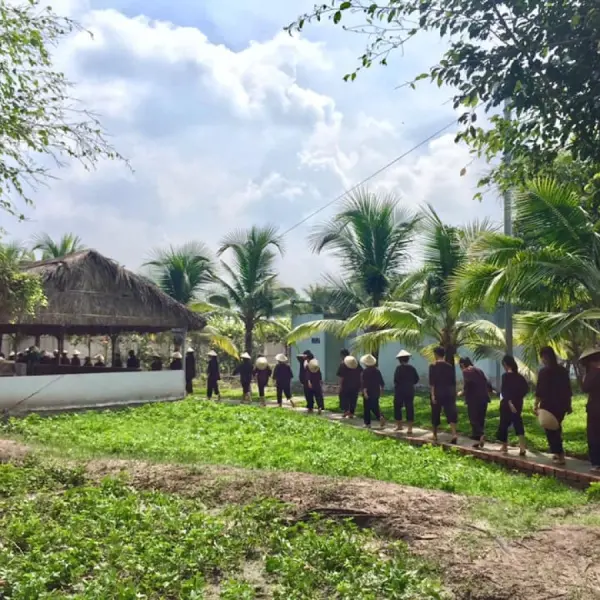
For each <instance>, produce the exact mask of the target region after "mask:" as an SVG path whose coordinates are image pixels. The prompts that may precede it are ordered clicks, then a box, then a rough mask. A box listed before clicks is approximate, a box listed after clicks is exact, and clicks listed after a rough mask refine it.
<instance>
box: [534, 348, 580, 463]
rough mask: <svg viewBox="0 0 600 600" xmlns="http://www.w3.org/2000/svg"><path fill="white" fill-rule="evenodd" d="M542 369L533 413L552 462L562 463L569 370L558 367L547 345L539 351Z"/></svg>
mask: <svg viewBox="0 0 600 600" xmlns="http://www.w3.org/2000/svg"><path fill="white" fill-rule="evenodd" d="M540 358H541V360H542V364H543V367H542V368H541V369H540V371H539V373H538V380H537V385H536V387H535V407H534V412H535V414H536V415H537V416H538V420H539V422H540V425H541V426H542V427H543V429H544V431H545V432H546V439H547V440H548V445H549V446H550V452H551V454H552V460H553V461H554V462H556V463H557V464H559V465H564V464H565V450H564V446H563V439H562V422H563V420H564V418H565V416H566V415H567V414H570V413H571V399H572V396H573V392H572V390H571V378H570V377H569V371H567V369H565V367H563V366H562V365H559V364H558V359H557V357H556V353H555V352H554V350H553V349H552V348H551V347H550V346H546V347H544V348H542V349H541V350H540Z"/></svg>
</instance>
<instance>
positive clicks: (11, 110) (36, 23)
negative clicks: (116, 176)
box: [0, 0, 123, 217]
mask: <svg viewBox="0 0 600 600" xmlns="http://www.w3.org/2000/svg"><path fill="white" fill-rule="evenodd" d="M77 29H78V26H77V24H76V23H75V22H73V21H71V20H69V19H65V18H62V17H59V16H57V15H56V14H55V13H54V12H53V11H52V9H51V8H50V7H46V5H45V4H43V3H42V2H41V1H40V0H24V1H22V2H20V3H15V2H7V1H6V0H0V208H1V209H3V210H5V211H7V212H9V213H11V214H15V215H20V216H21V217H22V216H23V215H22V214H20V210H21V209H20V208H19V201H20V202H21V203H25V204H31V203H32V199H31V194H32V192H33V191H35V189H36V188H37V187H38V186H39V185H41V184H43V183H44V182H45V181H47V180H48V179H49V178H51V177H52V175H51V173H52V168H53V167H62V166H64V165H65V164H66V163H67V161H69V160H72V159H74V160H76V161H79V162H80V163H81V164H82V165H83V166H84V167H85V168H86V169H90V168H93V167H94V166H95V165H96V164H97V162H98V161H99V160H101V159H103V158H108V159H118V160H123V158H122V157H121V156H120V155H119V153H118V152H116V151H115V150H114V149H113V148H112V146H111V145H110V144H109V142H108V141H107V138H106V136H105V133H104V131H103V128H102V126H101V124H100V122H99V120H98V118H97V117H96V116H95V115H94V114H92V113H90V112H89V111H87V110H85V109H84V108H83V107H82V106H81V104H80V103H79V102H78V101H77V100H76V99H74V98H73V97H72V96H71V94H70V92H71V87H72V84H71V83H70V82H69V81H68V79H67V78H66V77H65V76H64V74H63V73H60V72H59V71H56V70H55V68H54V66H53V63H52V50H53V48H54V47H56V46H57V45H58V44H59V42H60V41H61V40H62V39H64V38H65V37H66V36H68V35H70V34H71V33H73V32H74V31H76V30H77Z"/></svg>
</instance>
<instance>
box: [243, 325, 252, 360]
mask: <svg viewBox="0 0 600 600" xmlns="http://www.w3.org/2000/svg"><path fill="white" fill-rule="evenodd" d="M253 341H254V320H253V319H246V321H245V323H244V350H245V351H246V352H247V353H248V354H249V355H250V356H252V343H253Z"/></svg>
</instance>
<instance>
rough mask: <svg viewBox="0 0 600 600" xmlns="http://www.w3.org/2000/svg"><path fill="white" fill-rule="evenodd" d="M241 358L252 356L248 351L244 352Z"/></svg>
mask: <svg viewBox="0 0 600 600" xmlns="http://www.w3.org/2000/svg"><path fill="white" fill-rule="evenodd" d="M240 358H252V357H251V356H250V355H249V354H248V353H247V352H244V353H243V354H242V355H241V356H240Z"/></svg>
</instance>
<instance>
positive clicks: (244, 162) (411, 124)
mask: <svg viewBox="0 0 600 600" xmlns="http://www.w3.org/2000/svg"><path fill="white" fill-rule="evenodd" d="M240 2H241V0H219V1H218V2H217V1H216V0H208V1H207V3H206V4H205V5H204V4H203V9H202V10H203V11H204V12H203V13H202V18H200V17H198V18H196V17H195V16H194V19H191V18H184V17H185V15H183V16H182V13H178V12H177V11H176V8H175V7H174V8H173V9H172V10H173V12H172V14H171V13H169V14H163V15H162V16H161V17H162V18H161V19H158V20H157V19H155V18H150V17H148V16H144V15H139V14H134V13H132V12H131V10H132V9H128V10H129V12H128V13H127V14H126V13H124V12H120V11H119V4H118V0H114V2H112V1H111V0H89V1H86V0H60V1H59V0H54V5H55V6H56V8H57V9H59V8H60V9H61V10H65V11H67V10H68V11H70V13H69V14H73V15H75V16H77V18H78V19H79V20H80V21H81V22H82V23H83V25H84V26H85V27H86V28H87V29H88V30H90V31H91V32H93V37H90V36H89V35H88V34H87V33H84V32H81V33H79V34H77V35H75V36H73V37H72V38H71V39H69V40H68V41H67V42H66V43H65V44H64V45H62V46H61V47H60V48H59V49H58V51H57V55H56V56H57V61H58V64H59V65H60V66H61V68H64V69H65V70H66V72H67V73H68V75H69V77H70V78H71V79H73V80H74V81H75V82H77V88H76V90H77V91H76V93H77V96H78V97H79V98H81V99H82V101H83V102H85V104H86V106H89V107H90V108H91V109H92V110H94V111H97V112H98V113H100V114H101V115H102V118H103V121H104V122H105V124H106V126H107V127H108V128H109V130H110V132H111V134H112V135H113V142H114V144H115V145H116V146H117V147H118V149H119V150H120V151H121V152H122V153H123V154H124V155H126V156H127V157H128V158H129V160H130V162H131V165H132V167H133V169H134V172H133V173H130V172H129V171H128V170H127V169H126V168H125V167H123V166H122V165H118V164H115V163H106V164H102V165H101V166H100V168H99V169H98V171H96V172H93V173H89V172H86V171H84V170H83V169H82V168H81V167H80V166H77V165H73V166H72V167H70V168H68V169H65V170H63V171H61V172H60V173H57V175H58V176H59V177H60V179H59V180H58V181H55V182H52V185H51V187H50V188H49V189H41V190H40V191H39V193H38V194H37V196H36V203H37V208H36V209H35V210H34V211H32V212H30V217H31V219H32V220H31V222H29V223H25V224H16V223H15V224H14V226H12V227H11V233H12V234H13V235H14V237H17V238H20V239H24V238H27V237H29V236H30V235H31V234H33V233H35V232H38V231H47V232H48V233H50V234H52V235H60V234H62V233H64V232H67V231H73V232H75V233H77V234H79V235H80V236H81V237H82V238H83V240H84V242H85V243H87V244H88V245H91V246H94V247H96V248H97V249H98V250H100V251H101V252H103V253H105V254H107V255H109V256H112V257H114V258H116V259H117V260H119V261H121V262H123V263H125V264H126V265H128V266H129V267H131V268H138V267H139V265H140V264H141V263H142V262H143V260H144V258H145V257H146V256H147V255H148V252H149V250H150V249H151V248H152V247H153V246H156V245H160V244H164V243H173V244H177V243H181V242H184V241H190V240H201V241H204V242H206V243H208V244H209V245H212V246H213V247H214V246H216V244H217V243H218V241H219V239H220V238H221V237H222V236H223V235H224V234H225V233H226V232H228V231H229V230H231V229H234V228H238V227H245V226H249V225H251V224H255V223H256V224H264V223H276V224H278V225H279V226H280V227H281V229H282V230H286V229H288V228H289V227H291V226H292V225H294V224H295V223H297V222H298V221H299V220H301V219H302V218H304V217H305V216H306V215H307V214H309V213H310V212H311V211H312V210H314V209H315V208H317V207H318V206H322V205H323V204H325V203H326V202H328V201H330V200H331V199H332V198H334V197H336V196H337V195H338V194H340V193H341V192H342V191H343V189H345V188H348V187H350V186H352V185H354V184H356V183H357V182H359V181H361V180H362V179H364V178H365V177H368V176H369V175H370V174H371V173H373V172H374V171H376V170H377V169H379V168H380V167H382V166H383V165H384V164H386V163H388V162H389V161H390V160H391V159H393V158H394V157H396V156H398V155H400V154H402V153H403V152H405V151H406V150H408V149H409V148H411V147H412V146H414V145H415V144H416V143H417V142H419V141H420V140H421V139H423V138H425V137H427V136H428V135H430V134H431V132H432V131H434V130H436V129H438V128H439V127H440V126H441V125H442V124H444V122H446V121H449V120H450V119H451V118H452V117H453V111H452V110H451V107H450V106H448V105H447V104H445V103H444V100H445V98H444V96H443V95H442V94H441V92H439V90H437V89H429V88H423V89H422V90H421V91H418V92H413V91H407V90H401V91H395V90H394V84H395V83H397V82H398V81H402V80H403V79H408V78H409V75H414V73H415V70H416V71H417V72H419V71H420V70H422V63H423V61H425V62H426V61H427V60H428V59H427V56H426V54H427V50H428V48H427V47H426V46H425V47H423V46H421V47H418V48H416V50H415V53H414V56H413V57H412V58H411V56H410V55H409V56H408V57H407V58H405V61H406V60H407V61H408V64H407V67H406V71H405V73H404V74H403V72H402V71H400V72H398V71H393V72H392V71H386V70H385V69H380V70H377V69H373V70H372V71H370V72H367V73H366V74H365V75H364V76H363V77H359V78H358V79H357V81H356V82H354V83H352V84H344V83H343V82H342V81H341V76H342V75H343V74H344V73H345V72H346V71H347V70H349V69H350V68H351V67H352V66H353V62H352V61H353V60H354V57H355V56H357V55H359V54H360V50H361V49H362V44H363V43H364V39H361V38H358V37H353V36H352V35H351V34H344V35H341V36H340V33H339V32H338V31H334V30H333V29H331V30H329V29H326V28H318V30H317V31H316V33H315V35H314V36H313V37H307V38H299V37H290V36H288V35H287V34H285V33H282V32H280V31H278V28H279V25H284V24H286V23H287V22H288V21H290V20H291V19H293V17H294V16H295V15H294V14H291V15H289V18H284V17H283V12H282V11H280V12H277V13H276V14H278V15H279V16H278V17H277V19H282V20H281V22H279V20H277V22H275V21H274V16H273V15H274V14H275V13H272V12H271V13H270V12H269V10H270V9H269V6H270V5H271V3H270V2H266V3H265V5H263V4H261V5H259V4H258V3H257V2H256V1H255V0H252V2H249V3H244V4H243V8H242V4H240ZM132 4H134V3H132ZM192 4H193V5H194V6H197V3H195V4H194V3H188V2H187V0H186V2H182V4H181V6H179V5H178V7H179V9H180V10H183V8H184V7H188V8H190V7H192ZM225 5H227V6H228V7H229V8H230V11H229V12H228V11H224V8H225ZM267 5H269V6H267ZM140 6H145V5H142V4H140ZM261 6H264V8H262V9H261ZM99 7H101V8H99ZM123 10H125V9H123ZM143 10H146V9H145V8H144V9H143ZM148 10H150V9H148ZM190 10H191V8H190ZM242 10H243V11H244V15H245V16H244V19H243V20H240V23H241V25H240V26H239V27H237V28H236V27H235V26H234V25H231V22H230V19H229V17H228V16H227V15H229V16H231V14H234V13H235V14H240V13H239V11H242ZM300 10H301V8H300ZM236 11H238V12H236ZM178 15H179V16H178ZM194 15H195V13H194ZM152 16H154V17H155V16H156V15H155V14H152ZM169 21H172V22H169ZM190 21H194V23H195V25H196V26H195V27H192V26H190ZM242 21H243V22H242ZM180 22H181V23H184V24H185V25H186V26H183V25H178V23H180ZM215 32H218V35H217V34H216V33H215ZM227 33H229V34H230V37H226V34H227ZM253 40H259V41H253ZM437 51H438V50H437V49H436V48H434V49H433V52H437ZM432 56H434V55H432ZM469 160H470V158H469V156H468V152H467V150H466V149H465V148H461V147H459V146H456V145H455V144H454V143H453V141H452V136H451V135H448V136H444V137H442V138H440V139H438V140H436V141H434V142H432V143H430V144H429V145H428V146H426V147H424V148H422V149H420V150H419V151H418V152H415V153H414V154H411V155H410V156H408V157H407V158H406V159H404V160H402V161H401V162H400V163H398V164H397V165H395V166H393V167H392V168H390V169H389V170H387V171H386V172H384V173H383V174H381V175H380V176H379V177H378V178H377V179H375V180H374V181H373V182H372V185H373V186H374V187H379V188H381V189H383V190H394V191H396V192H398V193H399V194H400V195H401V196H402V197H403V199H404V200H405V202H406V203H407V204H409V205H411V206H413V207H417V206H418V205H420V204H421V203H423V202H430V203H432V204H434V205H435V206H436V208H437V209H438V210H439V212H440V214H441V215H442V216H443V217H444V218H447V219H449V220H451V221H452V222H461V221H465V220H467V219H469V218H472V217H473V216H476V215H482V214H491V215H496V214H498V206H497V205H496V204H495V203H494V202H490V203H489V204H485V205H478V204H476V203H475V202H474V201H473V200H472V199H471V196H472V194H473V191H474V184H475V180H476V177H475V172H476V168H477V167H472V168H470V169H469V171H468V174H467V175H466V176H465V177H460V175H459V173H460V170H461V168H462V167H464V166H466V165H467V164H468V163H469ZM333 211H334V207H332V208H329V209H327V210H326V211H323V213H321V214H320V215H319V218H327V217H328V216H331V214H333ZM313 224H314V223H313V222H309V223H307V224H305V225H302V226H301V227H298V228H296V229H294V230H293V231H292V232H291V233H290V235H289V236H288V239H287V246H288V252H287V254H286V257H285V258H284V259H283V261H281V273H282V278H283V280H284V281H285V282H286V283H289V284H293V285H297V286H298V287H301V286H304V285H306V284H308V283H311V282H315V281H318V279H319V277H320V275H321V273H323V272H324V271H327V270H331V269H335V264H334V262H333V261H332V259H331V258H329V257H315V256H312V255H311V254H310V253H308V252H307V250H306V241H305V238H306V235H307V233H308V231H309V229H310V227H311V226H312V225H313Z"/></svg>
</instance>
